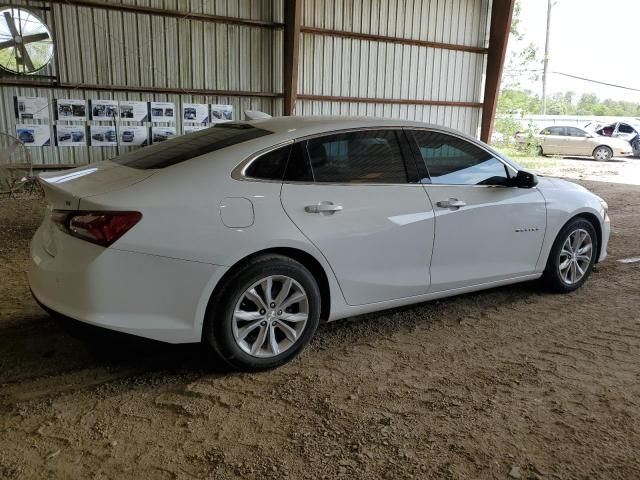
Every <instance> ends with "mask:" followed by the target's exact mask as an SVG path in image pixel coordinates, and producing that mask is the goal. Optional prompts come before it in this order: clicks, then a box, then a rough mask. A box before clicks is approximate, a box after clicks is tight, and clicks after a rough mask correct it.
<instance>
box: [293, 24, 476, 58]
mask: <svg viewBox="0 0 640 480" xmlns="http://www.w3.org/2000/svg"><path fill="white" fill-rule="evenodd" d="M300 31H301V32H303V33H312V34H314V35H327V36H331V37H342V38H354V39H358V40H371V41H374V42H388V43H397V44H401V45H415V46H418V47H431V48H440V49H444V50H457V51H460V52H471V53H487V52H488V49H486V48H483V47H473V46H470V45H458V44H454V43H442V42H431V41H428V40H414V39H412V38H401V37H390V36H386V35H373V34H370V33H358V32H345V31H342V30H331V29H327V28H317V27H301V28H300Z"/></svg>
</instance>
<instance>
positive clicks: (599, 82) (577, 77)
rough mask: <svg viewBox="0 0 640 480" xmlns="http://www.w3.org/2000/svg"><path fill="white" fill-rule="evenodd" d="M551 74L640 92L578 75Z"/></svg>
mask: <svg viewBox="0 0 640 480" xmlns="http://www.w3.org/2000/svg"><path fill="white" fill-rule="evenodd" d="M551 73H555V74H556V75H562V76H564V77H570V78H575V79H577V80H584V81H585V82H591V83H598V84H600V85H606V86H608V87H615V88H622V89H624V90H631V91H634V92H640V88H633V87H626V86H624V85H616V84H615V83H607V82H601V81H599V80H593V79H592V78H585V77H580V76H578V75H572V74H570V73H563V72H551Z"/></svg>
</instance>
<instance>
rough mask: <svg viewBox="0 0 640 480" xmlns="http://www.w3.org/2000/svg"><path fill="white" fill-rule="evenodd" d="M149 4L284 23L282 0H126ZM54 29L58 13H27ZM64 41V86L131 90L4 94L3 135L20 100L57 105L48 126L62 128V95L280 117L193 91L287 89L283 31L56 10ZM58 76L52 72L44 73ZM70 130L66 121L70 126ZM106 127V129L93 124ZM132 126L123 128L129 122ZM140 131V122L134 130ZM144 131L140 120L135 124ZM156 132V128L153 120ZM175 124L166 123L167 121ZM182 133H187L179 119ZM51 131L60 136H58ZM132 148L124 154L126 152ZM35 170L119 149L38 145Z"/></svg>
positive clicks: (276, 106) (263, 103)
mask: <svg viewBox="0 0 640 480" xmlns="http://www.w3.org/2000/svg"><path fill="white" fill-rule="evenodd" d="M119 3H127V4H132V5H139V6H145V7H155V8H165V9H171V10H179V11H183V12H185V15H188V14H189V13H204V14H210V15H224V16H230V17H237V18H246V19H255V20H263V21H269V22H282V9H283V6H282V2H281V1H279V0H278V1H262V0H217V1H210V0H197V1H196V0H193V1H188V0H126V1H122V2H119ZM29 4H31V6H30V8H31V9H33V11H34V12H35V13H36V14H38V15H40V16H41V17H44V18H45V20H46V21H47V24H48V25H49V26H51V25H52V21H51V12H42V11H40V10H38V9H37V8H35V5H42V3H41V2H38V3H34V2H29V1H28V0H22V1H20V0H17V1H16V0H14V1H13V2H12V5H13V6H19V5H23V6H29ZM52 7H53V15H54V16H55V27H56V32H55V33H57V42H58V59H59V63H58V72H59V80H60V82H65V83H84V84H91V85H104V84H107V85H126V86H130V87H131V91H130V92H113V93H110V92H104V91H91V90H84V89H78V90H72V89H48V88H20V87H7V86H3V87H0V91H1V94H0V109H1V115H0V132H7V133H9V134H12V135H15V125H16V123H17V120H16V118H15V113H14V97H15V96H41V97H47V98H49V99H50V100H51V108H50V110H51V114H52V115H51V119H50V122H49V123H50V125H51V126H52V127H53V125H54V124H55V120H54V118H55V117H54V115H53V100H54V99H60V98H80V99H87V100H89V99H96V100H97V99H116V100H145V101H159V102H174V103H175V104H176V109H177V111H178V112H180V106H181V104H182V103H214V104H230V105H233V107H234V115H236V118H241V116H242V112H243V111H244V110H247V109H251V110H262V111H265V112H269V113H273V114H280V113H281V112H282V100H281V99H280V98H262V97H238V96H228V97H227V96H204V95H193V94H191V93H189V90H190V89H207V90H240V91H252V92H281V91H282V74H281V71H282V30H281V29H269V28H261V27H253V26H244V25H225V24H221V23H215V22H210V21H206V20H196V19H189V18H184V19H181V18H172V17H164V16H159V15H150V14H144V13H132V12H122V11H113V10H105V9H100V8H88V7H79V6H73V5H66V4H53V5H52ZM39 73H41V74H44V75H51V74H53V73H55V71H54V70H53V69H52V68H51V67H48V68H46V69H45V70H43V71H41V72H39ZM138 86H140V87H167V88H179V89H184V94H179V95H173V94H154V93H142V92H139V91H136V87H138ZM64 123H65V124H66V122H64ZM87 123H88V124H89V125H91V124H96V125H107V123H105V122H91V121H90V122H87ZM122 123H123V124H126V122H122ZM132 124H134V123H132ZM135 124H136V125H141V124H140V123H135ZM146 125H147V126H151V125H152V124H151V123H146ZM164 125H168V124H164ZM176 128H177V131H178V132H181V131H182V123H181V116H180V115H177V123H176ZM52 133H53V129H52ZM125 149H126V147H125V148H121V151H124V150H125ZM29 153H30V154H31V156H32V159H33V162H34V163H46V164H59V163H61V164H68V163H84V162H86V161H90V162H93V161H98V160H102V159H104V158H110V157H112V156H114V155H115V154H116V148H115V147H39V148H37V147H33V148H29Z"/></svg>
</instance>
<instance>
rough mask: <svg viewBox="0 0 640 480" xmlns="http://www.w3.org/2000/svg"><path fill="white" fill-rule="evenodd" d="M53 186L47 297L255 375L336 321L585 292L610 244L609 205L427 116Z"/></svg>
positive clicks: (177, 156) (280, 130)
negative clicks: (517, 288) (524, 287)
mask: <svg viewBox="0 0 640 480" xmlns="http://www.w3.org/2000/svg"><path fill="white" fill-rule="evenodd" d="M40 181H41V183H42V185H43V187H44V190H45V193H46V199H47V201H48V211H47V214H46V216H45V219H44V221H43V223H42V225H41V226H40V228H39V229H38V231H37V232H36V234H35V237H34V239H33V241H32V243H31V265H30V271H29V280H30V284H31V289H32V291H33V294H34V296H35V298H36V299H37V301H38V302H39V303H40V304H41V305H43V306H44V307H45V308H46V309H47V310H48V311H51V312H56V313H58V314H61V315H63V316H66V317H71V318H73V319H76V320H79V321H82V322H87V323H90V324H94V325H99V326H102V327H106V328H109V329H113V330H118V331H121V332H126V333H130V334H135V335H139V336H142V337H148V338H152V339H156V340H161V341H165V342H171V343H186V342H200V341H202V342H204V343H205V344H206V345H208V346H209V347H210V349H211V350H212V351H213V352H215V353H216V354H217V355H218V356H219V357H221V358H222V359H223V360H224V361H225V362H227V363H228V364H229V365H230V366H231V367H233V368H235V369H240V370H245V371H256V370H264V369H268V368H273V367H276V366H278V365H281V364H283V363H284V362H286V361H288V360H290V359H291V358H292V357H294V356H295V355H297V354H298V353H299V352H300V351H301V350H302V348H303V347H304V346H305V345H306V344H307V343H309V341H310V340H311V338H312V336H313V334H314V332H315V331H316V327H317V326H318V324H319V322H320V321H332V320H337V319H341V318H345V317H350V316H353V315H358V314H363V313H367V312H374V311H379V310H383V309H387V308H392V307H398V306H402V305H408V304H413V303H418V302H424V301H428V300H433V299H436V298H441V297H447V296H451V295H457V294H461V293H466V292H471V291H476V290H482V289H486V288H492V287H497V286H501V285H507V284H511V283H515V282H523V281H528V280H534V279H538V278H542V281H543V283H544V284H545V285H546V287H547V288H549V289H551V290H554V291H556V292H571V291H573V290H576V289H577V288H579V287H580V286H581V285H582V284H583V283H584V282H585V281H586V279H587V278H588V277H589V274H590V273H591V271H592V269H593V266H594V264H595V263H596V262H598V261H602V260H603V259H604V258H605V257H606V251H607V242H608V239H609V217H608V215H607V204H606V203H605V202H604V201H603V200H602V199H601V198H599V197H597V196H596V195H594V194H592V193H590V192H589V191H587V190H585V189H584V188H582V187H580V186H578V185H575V184H573V183H569V182H566V181H564V180H558V179H554V178H546V177H541V178H539V179H538V178H537V177H536V176H535V175H533V174H531V173H528V172H526V171H524V170H522V169H521V168H520V167H519V166H518V165H517V164H516V163H514V162H513V161H511V160H510V159H508V158H506V157H504V156H503V155H501V154H500V153H498V152H496V151H495V150H493V149H492V148H490V147H489V146H487V145H485V144H483V143H481V142H479V141H477V140H475V139H473V138H471V137H468V136H466V135H463V134H461V133H458V132H455V131H453V130H449V129H446V128H441V127H437V126H431V125H426V124H423V123H417V122H404V121H392V120H372V119H345V118H326V117H315V118H314V117H297V118H296V117H281V118H272V119H265V120H257V121H252V122H228V123H221V124H218V125H216V126H214V127H212V128H209V129H206V130H202V131H199V132H195V133H192V134H189V135H185V136H182V137H178V138H175V139H172V140H170V141H168V142H165V143H162V144H160V145H155V146H151V147H146V148H143V149H139V150H136V151H133V152H129V153H126V154H124V155H122V156H119V157H115V158H113V159H112V160H109V161H104V162H102V163H99V164H95V165H90V166H87V167H82V168H77V169H75V170H71V171H68V172H64V173H48V174H43V175H42V176H41V177H40Z"/></svg>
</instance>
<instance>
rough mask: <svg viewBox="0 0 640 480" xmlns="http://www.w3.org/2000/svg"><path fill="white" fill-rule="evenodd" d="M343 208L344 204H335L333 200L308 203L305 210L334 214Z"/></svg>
mask: <svg viewBox="0 0 640 480" xmlns="http://www.w3.org/2000/svg"><path fill="white" fill-rule="evenodd" d="M341 210H342V205H335V204H334V203H332V202H320V203H317V204H315V205H307V206H306V207H304V211H305V212H308V213H326V214H332V213H335V212H339V211H341Z"/></svg>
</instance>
